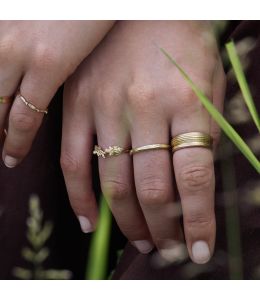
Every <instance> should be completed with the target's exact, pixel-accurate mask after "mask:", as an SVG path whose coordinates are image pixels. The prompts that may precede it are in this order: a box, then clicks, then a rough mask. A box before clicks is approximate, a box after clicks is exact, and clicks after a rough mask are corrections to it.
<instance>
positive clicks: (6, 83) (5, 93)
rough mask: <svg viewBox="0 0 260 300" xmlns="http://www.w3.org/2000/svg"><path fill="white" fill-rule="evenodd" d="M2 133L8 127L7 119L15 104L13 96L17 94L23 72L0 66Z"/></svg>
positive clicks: (0, 118) (0, 124) (0, 127)
mask: <svg viewBox="0 0 260 300" xmlns="http://www.w3.org/2000/svg"><path fill="white" fill-rule="evenodd" d="M0 69H1V72H0V97H1V100H0V132H1V133H3V130H4V129H5V127H6V117H7V115H8V112H9V110H10V107H11V105H12V102H13V95H14V94H15V92H16V90H17V87H18V85H19V82H20V80H21V74H22V72H21V70H20V68H19V67H18V66H17V67H11V66H10V65H8V66H6V65H5V64H4V65H2V64H1V66H0Z"/></svg>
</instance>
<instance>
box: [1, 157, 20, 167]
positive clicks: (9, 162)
mask: <svg viewBox="0 0 260 300" xmlns="http://www.w3.org/2000/svg"><path fill="white" fill-rule="evenodd" d="M4 163H5V165H6V167H7V168H13V167H15V166H16V165H17V163H18V160H17V159H16V158H14V157H12V156H9V155H6V156H5V158H4Z"/></svg>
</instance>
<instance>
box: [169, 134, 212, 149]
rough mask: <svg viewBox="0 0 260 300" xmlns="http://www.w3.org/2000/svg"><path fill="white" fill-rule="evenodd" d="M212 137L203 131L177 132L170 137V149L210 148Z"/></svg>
mask: <svg viewBox="0 0 260 300" xmlns="http://www.w3.org/2000/svg"><path fill="white" fill-rule="evenodd" d="M212 142H213V140H212V137H211V136H210V135H209V134H207V133H203V132H196V131H194V132H187V133H183V134H179V135H177V136H175V137H173V138H172V140H171V146H172V151H173V152H174V151H177V150H179V149H183V148H189V147H205V148H212Z"/></svg>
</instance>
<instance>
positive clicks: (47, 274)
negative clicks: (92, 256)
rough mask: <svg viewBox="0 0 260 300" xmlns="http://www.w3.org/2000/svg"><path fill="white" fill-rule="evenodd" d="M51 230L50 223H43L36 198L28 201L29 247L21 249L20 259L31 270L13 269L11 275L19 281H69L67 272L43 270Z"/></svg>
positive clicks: (69, 275)
mask: <svg viewBox="0 0 260 300" xmlns="http://www.w3.org/2000/svg"><path fill="white" fill-rule="evenodd" d="M52 230H53V225H52V223H51V222H45V223H43V212H42V210H41V208H40V200H39V198H38V197H37V196H31V198H30V200H29V217H28V219H27V239H28V242H29V244H30V247H24V248H23V249H22V257H23V258H24V259H25V261H27V262H29V263H30V264H31V265H32V268H31V269H24V268H21V267H15V268H14V270H13V274H14V276H15V277H17V278H19V279H70V278H71V275H72V274H71V272H70V271H68V270H54V269H49V270H44V268H43V263H44V262H45V260H46V259H47V258H48V256H49V254H50V253H49V249H48V248H47V247H46V246H45V244H46V242H47V240H48V239H49V238H50V236H51V233H52Z"/></svg>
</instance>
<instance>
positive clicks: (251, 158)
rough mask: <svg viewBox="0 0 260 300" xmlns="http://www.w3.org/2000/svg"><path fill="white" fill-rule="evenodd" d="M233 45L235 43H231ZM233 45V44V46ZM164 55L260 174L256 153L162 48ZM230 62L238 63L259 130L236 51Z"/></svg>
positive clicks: (256, 115) (237, 69)
mask: <svg viewBox="0 0 260 300" xmlns="http://www.w3.org/2000/svg"><path fill="white" fill-rule="evenodd" d="M231 43H233V42H231ZM231 45H232V44H231ZM228 47H229V49H231V50H232V49H233V46H230V44H228ZM160 49H161V51H162V53H163V54H164V55H165V56H166V57H167V58H168V59H169V60H170V62H171V63H173V64H174V65H175V67H176V68H177V69H178V70H179V71H180V73H181V75H182V76H183V77H184V79H185V80H186V82H187V83H188V84H189V86H190V87H191V89H192V90H193V92H194V93H195V94H196V96H197V97H198V99H199V101H200V102H201V103H202V105H203V106H204V107H205V108H206V110H207V111H208V113H209V114H210V115H211V116H212V118H213V119H214V120H215V121H216V122H217V123H218V125H219V127H220V128H221V129H222V130H223V131H224V132H225V134H226V135H227V136H228V138H229V139H230V140H231V141H232V142H233V143H234V144H235V145H236V146H237V148H238V149H239V150H240V151H241V152H242V154H243V155H244V156H245V157H246V158H247V159H248V161H249V162H250V163H251V165H252V166H253V167H254V168H255V169H256V171H257V172H258V173H260V161H259V160H258V159H257V158H256V156H255V155H254V153H253V152H252V151H251V149H250V148H249V147H248V145H247V144H246V143H245V142H244V140H243V139H242V138H241V137H240V135H239V134H238V133H237V132H236V131H235V129H234V128H233V127H232V126H231V125H230V124H229V123H228V121H227V120H226V119H225V118H224V117H223V115H222V114H221V113H220V112H219V111H218V110H217V109H216V108H215V106H214V105H213V104H212V103H211V101H210V100H209V99H208V97H207V96H206V95H205V94H204V93H203V91H202V90H201V89H200V88H199V87H198V86H197V85H196V84H195V83H194V82H193V81H192V80H191V78H190V77H189V76H188V74H187V73H186V72H185V71H184V70H183V69H182V68H181V67H180V66H179V65H178V64H177V62H176V61H175V60H174V59H173V58H172V57H171V56H170V55H169V54H168V53H167V52H166V51H165V50H164V49H163V48H160ZM228 54H229V56H230V60H231V59H232V62H233V63H234V62H236V63H235V65H236V71H235V75H236V76H239V78H238V80H239V82H240V86H242V87H243V96H246V97H247V100H245V101H246V103H247V105H248V107H249V108H250V113H251V115H252V116H253V120H254V121H255V123H256V125H257V128H258V127H259V117H258V114H257V112H256V108H255V106H254V104H253V100H252V97H250V95H251V94H250V91H249V87H248V85H247V84H245V76H244V73H243V71H242V68H238V64H237V62H238V61H239V58H238V57H237V55H236V53H235V52H234V51H231V52H230V51H229V53H228ZM243 78H244V79H243Z"/></svg>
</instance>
